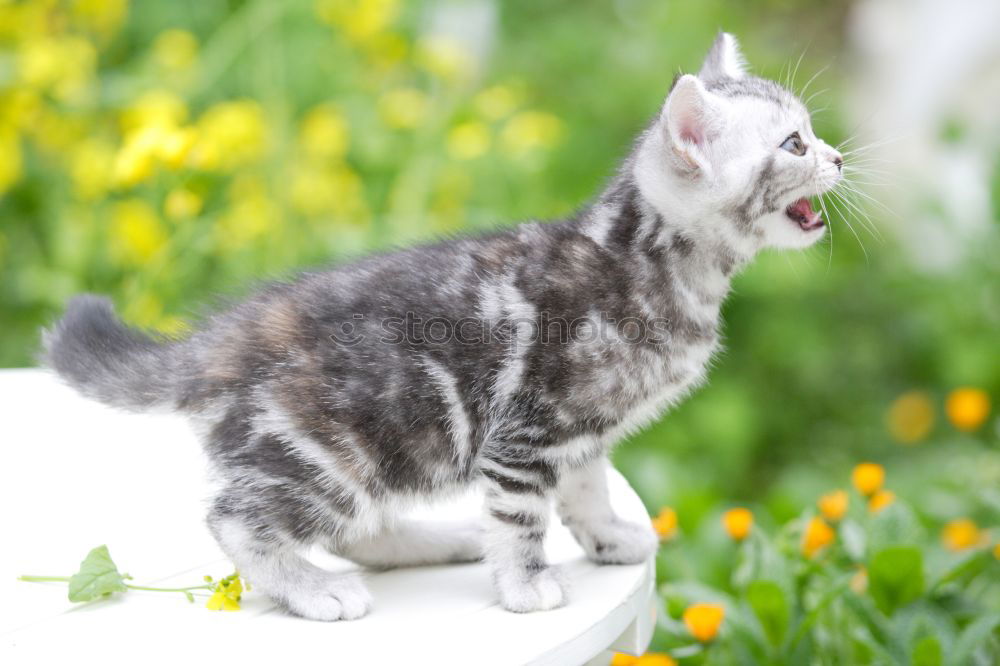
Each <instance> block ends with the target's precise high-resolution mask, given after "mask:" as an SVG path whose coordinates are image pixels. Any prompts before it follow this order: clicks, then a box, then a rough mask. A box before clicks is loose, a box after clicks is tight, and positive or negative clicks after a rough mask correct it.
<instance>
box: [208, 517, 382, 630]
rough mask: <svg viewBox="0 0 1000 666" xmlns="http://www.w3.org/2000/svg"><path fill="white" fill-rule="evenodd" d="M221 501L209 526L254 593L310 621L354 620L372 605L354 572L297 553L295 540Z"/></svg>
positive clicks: (363, 586)
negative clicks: (316, 562) (321, 564)
mask: <svg viewBox="0 0 1000 666" xmlns="http://www.w3.org/2000/svg"><path fill="white" fill-rule="evenodd" d="M220 500H222V501H219V500H217V501H216V506H215V508H214V509H213V510H212V512H211V513H210V514H209V518H208V524H209V528H210V529H211V530H212V533H213V535H214V536H215V538H216V540H217V541H218V542H219V545H220V546H221V547H222V550H223V552H224V553H225V554H226V555H227V556H228V557H229V558H230V559H231V560H232V562H233V564H234V565H236V569H237V570H238V571H239V572H240V574H241V575H242V576H244V577H245V578H246V579H247V580H248V581H249V582H250V583H251V585H253V588H254V590H255V591H259V592H261V593H263V594H265V595H266V596H268V597H270V598H271V600H272V601H274V602H275V603H277V604H278V605H280V606H282V607H284V608H286V609H288V610H289V611H290V612H292V613H293V614H295V615H300V616H302V617H305V618H309V619H312V620H325V621H332V620H353V619H356V618H359V617H362V616H363V615H365V614H367V613H368V611H369V610H370V609H371V605H372V598H371V594H370V593H369V592H368V589H367V588H366V587H365V585H364V583H363V582H362V581H361V577H360V576H359V575H358V574H356V573H349V574H344V573H339V574H338V573H333V572H330V571H326V570H324V569H321V568H319V567H317V566H316V565H314V564H312V563H311V562H309V561H308V560H306V559H305V558H303V557H302V556H301V555H299V554H298V553H297V552H296V545H295V544H294V543H292V542H290V541H288V540H284V539H282V538H281V537H280V535H279V534H278V533H277V532H275V531H274V530H272V529H270V528H269V527H268V526H267V525H265V524H262V523H260V522H259V521H256V520H254V514H253V513H252V511H247V512H245V513H244V512H241V511H240V510H239V508H236V507H233V505H232V502H231V501H225V498H220ZM223 507H224V508H223Z"/></svg>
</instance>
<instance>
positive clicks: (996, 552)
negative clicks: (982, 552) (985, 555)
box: [993, 543, 1000, 560]
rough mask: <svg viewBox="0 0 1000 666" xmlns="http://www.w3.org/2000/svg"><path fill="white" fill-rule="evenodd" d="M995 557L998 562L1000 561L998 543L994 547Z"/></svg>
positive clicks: (999, 544) (999, 545)
mask: <svg viewBox="0 0 1000 666" xmlns="http://www.w3.org/2000/svg"><path fill="white" fill-rule="evenodd" d="M993 557H995V558H997V559H998V560H1000V543H998V544H997V545H995V546H993Z"/></svg>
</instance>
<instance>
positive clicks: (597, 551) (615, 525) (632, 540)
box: [577, 520, 660, 564]
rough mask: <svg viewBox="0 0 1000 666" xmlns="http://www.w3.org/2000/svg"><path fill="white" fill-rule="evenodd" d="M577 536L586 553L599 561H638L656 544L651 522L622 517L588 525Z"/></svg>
mask: <svg viewBox="0 0 1000 666" xmlns="http://www.w3.org/2000/svg"><path fill="white" fill-rule="evenodd" d="M577 540H578V541H579V542H580V545H581V546H582V547H583V549H584V551H586V553H587V557H588V558H589V559H590V560H592V561H594V562H598V563H600V564H640V563H642V562H645V561H646V560H648V559H649V558H650V557H652V555H653V553H655V552H656V549H657V548H658V547H659V545H660V540H659V539H658V538H657V537H656V533H655V532H654V531H653V528H652V526H650V525H648V524H639V523H630V522H626V521H624V520H613V521H609V522H606V523H600V524H597V525H588V526H587V527H586V528H585V529H582V530H580V531H579V533H578V535H577Z"/></svg>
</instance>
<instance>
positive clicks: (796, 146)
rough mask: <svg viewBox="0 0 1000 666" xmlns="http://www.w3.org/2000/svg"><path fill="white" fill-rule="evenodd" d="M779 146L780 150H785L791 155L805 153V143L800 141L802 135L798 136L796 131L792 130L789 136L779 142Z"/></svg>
mask: <svg viewBox="0 0 1000 666" xmlns="http://www.w3.org/2000/svg"><path fill="white" fill-rule="evenodd" d="M781 148H782V150H787V151H788V152H790V153H791V154H792V155H805V154H806V144H804V143H802V137H800V136H799V133H798V132H792V134H791V136H789V137H788V138H787V139H785V142H784V143H783V144H781Z"/></svg>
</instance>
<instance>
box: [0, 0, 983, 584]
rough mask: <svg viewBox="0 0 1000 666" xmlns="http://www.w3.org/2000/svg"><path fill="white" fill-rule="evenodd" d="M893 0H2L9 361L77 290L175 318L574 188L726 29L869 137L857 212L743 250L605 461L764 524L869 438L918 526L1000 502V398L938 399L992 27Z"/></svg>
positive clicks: (791, 507) (824, 122) (830, 136)
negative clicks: (805, 243) (714, 324)
mask: <svg viewBox="0 0 1000 666" xmlns="http://www.w3.org/2000/svg"><path fill="white" fill-rule="evenodd" d="M968 4H970V6H976V7H979V8H980V9H981V11H982V12H983V13H984V15H989V16H992V14H990V12H992V11H993V10H992V9H991V8H990V4H991V3H980V4H978V5H977V4H976V3H968ZM905 5H906V3H902V4H900V3H892V2H880V1H878V0H871V1H867V2H830V1H827V2H819V1H816V2H791V1H789V0H769V1H763V2H721V1H718V0H705V1H699V2H664V1H659V0H619V1H617V2H589V1H588V2H581V1H580V0H555V1H550V2H537V1H535V0H505V1H504V2H498V1H497V2H489V1H485V0H483V1H474V2H473V1H469V2H433V1H420V2H402V1H400V0H307V1H298V0H282V1H281V2H276V1H273V0H255V1H248V2H242V1H237V0H186V1H181V0H174V1H172V2H145V3H137V2H134V3H130V2H127V0H73V1H65V2H57V1H55V0H52V1H46V0H34V1H31V2H10V1H9V0H0V325H2V334H0V366H6V367H14V366H25V365H30V364H32V363H33V354H34V353H35V350H36V346H37V340H38V330H39V328H40V327H41V326H43V325H45V324H46V323H47V322H50V321H52V320H53V318H54V317H56V316H57V314H58V313H59V312H60V309H61V307H62V306H63V304H64V303H65V301H66V300H67V299H68V298H69V297H70V296H71V295H72V294H75V293H77V292H81V291H91V292H100V293H106V294H109V295H111V296H112V297H113V298H114V299H115V301H116V303H117V305H118V307H119V310H120V311H121V312H122V313H123V316H124V317H125V318H126V319H128V320H129V321H131V322H133V323H136V324H139V325H143V326H149V327H153V328H157V329H160V330H163V331H165V332H169V333H176V332H179V331H182V330H183V327H184V323H183V321H184V319H185V318H186V317H188V316H190V315H191V314H192V313H195V312H198V311H200V310H201V309H202V308H203V307H204V306H205V304H208V303H211V302H212V300H213V298H214V295H216V294H220V293H221V294H240V293H243V292H244V291H245V290H246V289H247V286H248V285H249V284H251V283H252V282H254V281H257V280H260V279H264V278H268V277H277V276H283V275H287V274H288V273H289V272H291V271H293V270H295V269H296V268H300V267H305V266H314V265H320V264H324V263H329V262H335V261H341V260H345V259H349V258H350V257H352V256H357V255H359V254H361V253H363V252H365V251H367V250H371V249H375V248H383V247H386V246H393V245H400V244H406V243H411V242H415V241H418V240H422V239H430V238H433V237H435V236H437V235H440V234H445V233H452V232H458V231H462V230H468V229H483V228H489V227H492V226H495V225H498V224H511V223H514V222H516V221H518V220H523V219H527V218H554V217H558V216H560V215H565V214H567V213H569V212H571V211H572V210H573V209H574V208H575V207H577V206H579V205H581V204H582V203H584V202H585V201H586V200H587V199H588V198H589V197H590V196H592V195H593V194H594V193H595V192H596V191H597V190H598V189H599V188H600V187H601V186H602V183H603V182H604V181H605V180H606V179H607V178H608V177H609V175H610V174H611V173H612V171H613V169H614V168H615V166H616V164H617V162H618V160H619V159H620V158H622V157H623V156H624V155H625V154H626V153H627V151H628V149H629V146H630V142H631V140H632V138H633V136H634V135H635V133H636V132H637V131H638V130H640V129H641V128H642V127H643V126H644V124H645V123H646V122H647V120H648V119H649V118H650V117H651V116H652V115H653V114H654V113H656V112H657V110H658V108H659V105H660V104H661V103H662V101H663V98H664V96H665V94H666V91H667V89H668V87H669V85H670V82H671V80H672V78H673V76H674V75H675V74H676V73H677V72H678V71H693V70H697V68H698V66H699V64H700V62H701V59H702V57H703V55H704V53H705V51H706V50H707V48H708V46H709V44H710V43H711V41H712V39H713V36H714V35H715V33H716V32H717V30H719V29H720V28H723V29H725V30H727V31H730V32H733V33H735V34H736V35H737V36H738V37H739V38H740V40H741V41H742V44H743V48H744V51H745V54H746V56H747V59H748V60H749V62H750V65H751V68H752V69H753V71H754V72H755V73H758V74H761V75H764V76H769V77H772V78H777V79H781V80H784V79H786V78H793V77H792V72H793V70H795V75H794V78H793V85H794V86H795V87H796V88H801V87H802V86H804V85H805V82H806V81H807V80H809V79H810V78H814V79H815V80H814V81H812V83H811V84H810V93H811V92H813V91H815V92H816V93H818V94H817V95H816V96H815V97H814V98H813V99H812V100H811V101H810V105H811V106H812V107H813V108H815V109H817V110H818V113H817V114H816V115H815V117H814V125H815V128H816V132H817V134H818V135H820V136H822V137H824V138H825V139H826V141H827V142H829V143H831V144H834V145H836V144H838V143H840V142H841V141H843V140H845V139H849V138H850V142H849V143H848V144H847V146H846V148H847V149H854V148H855V147H858V148H859V152H857V153H854V154H852V155H849V156H848V160H847V165H848V173H858V174H859V175H858V177H857V178H858V186H859V187H861V188H864V190H865V191H866V192H867V193H868V196H871V197H872V198H873V199H875V200H876V201H878V203H877V204H873V203H871V201H870V200H869V199H867V198H865V197H863V196H858V197H857V198H856V200H855V205H857V206H858V207H860V208H862V209H863V212H864V213H865V214H866V215H867V216H869V217H870V225H871V226H872V227H874V231H871V230H868V229H866V228H865V225H864V224H863V223H862V220H861V219H858V216H856V215H852V216H849V217H848V219H845V217H844V215H843V213H847V212H848V208H847V207H846V205H844V204H842V205H841V206H840V209H839V210H837V209H833V210H831V211H830V212H831V215H830V217H831V218H832V219H831V221H832V228H831V230H832V232H833V239H832V244H831V242H830V239H829V238H828V239H827V241H826V242H824V243H823V244H822V245H821V246H819V247H816V248H813V249H811V250H810V251H808V252H806V253H802V254H767V255H765V256H762V257H760V259H759V260H758V261H757V262H756V263H755V264H754V265H753V266H752V267H751V268H749V269H748V270H747V271H746V272H745V273H744V274H742V275H740V276H739V277H738V278H737V279H736V281H735V284H734V288H733V294H732V296H731V298H730V299H729V301H728V303H727V304H726V307H725V321H726V324H725V337H726V351H725V353H723V354H722V355H721V356H720V357H719V358H718V359H717V362H716V363H715V368H714V369H713V371H712V373H711V379H710V382H709V384H708V385H707V386H706V387H704V388H703V389H701V390H700V391H698V392H697V393H696V394H695V395H694V397H693V398H691V399H690V400H688V401H687V402H686V403H685V404H683V405H682V406H680V407H679V408H677V409H676V410H674V411H673V412H672V413H671V414H670V415H669V416H668V417H667V418H665V419H664V420H663V421H662V422H660V423H659V424H657V425H656V426H654V427H652V428H651V429H649V430H648V431H646V432H645V433H643V434H640V435H638V436H636V437H635V438H634V440H633V441H632V442H629V443H627V444H625V445H623V446H622V447H621V448H620V449H619V450H618V452H617V454H616V457H617V463H618V465H619V467H620V468H621V469H623V471H624V472H625V473H626V474H627V475H628V476H629V478H630V479H631V480H632V481H633V484H634V485H635V486H636V487H637V489H638V490H639V492H640V494H641V495H642V496H643V498H644V499H645V500H646V502H647V503H648V505H649V506H650V508H651V510H652V509H655V508H657V507H659V506H661V505H671V506H674V507H676V508H677V512H678V515H679V520H680V525H681V528H682V530H684V531H686V532H688V533H691V534H694V533H695V532H697V531H698V530H699V529H702V528H703V526H705V525H713V526H715V525H716V522H715V520H714V519H713V520H707V519H708V518H711V517H715V516H717V515H718V514H719V513H720V512H721V511H722V510H723V509H724V508H726V507H727V506H729V505H732V504H733V503H741V504H746V505H749V506H753V507H754V508H755V509H756V510H758V519H759V520H761V521H762V522H764V523H768V522H773V523H780V522H783V521H785V520H787V519H788V518H790V517H792V516H794V515H797V514H798V512H799V511H800V510H801V507H802V506H803V505H806V504H809V503H811V502H812V501H814V499H815V497H816V495H817V493H818V492H821V491H823V490H826V489H828V488H829V487H836V486H837V485H844V484H845V483H846V480H845V479H846V478H847V474H848V472H849V470H850V468H851V467H852V466H853V465H854V464H855V463H856V462H858V461H859V460H862V459H871V460H875V461H878V462H881V463H883V464H885V465H886V467H887V468H888V470H889V474H890V478H891V479H892V485H893V487H894V489H895V490H896V492H897V493H899V494H900V495H906V496H907V497H908V498H909V499H910V501H911V502H913V504H914V505H915V507H916V509H917V511H918V512H919V514H920V515H921V517H922V518H923V519H924V520H926V521H927V522H928V523H929V524H932V525H933V524H936V523H939V522H943V521H945V520H947V519H949V518H952V517H955V516H958V515H968V516H971V517H973V518H975V519H976V520H978V521H980V522H981V523H984V524H987V525H989V524H995V522H996V517H997V515H998V512H1000V491H998V488H1000V456H998V452H997V451H998V447H997V439H998V424H997V421H996V417H995V412H993V415H992V416H990V417H989V418H988V419H986V421H985V423H982V424H981V425H979V426H977V428H975V429H974V431H973V432H971V433H970V432H965V431H960V430H957V429H955V428H953V427H952V426H951V425H949V423H948V421H947V419H946V418H945V417H944V414H943V411H942V410H943V404H944V399H945V397H946V395H947V394H948V393H949V392H950V391H952V390H953V389H954V388H956V387H959V386H966V385H968V386H973V387H977V388H979V389H981V390H983V391H985V393H986V394H987V395H991V396H1000V354H998V351H997V350H998V346H1000V260H998V257H1000V224H998V217H1000V216H998V208H1000V168H998V166H1000V142H998V140H997V132H996V123H995V121H994V120H993V119H992V116H991V114H992V115H995V109H996V108H997V106H996V102H997V96H994V97H993V98H988V99H986V100H984V98H983V95H989V94H993V93H995V92H996V90H997V86H996V84H995V83H990V84H989V85H986V83H984V84H983V85H979V83H980V82H983V81H985V82H987V83H989V82H990V81H994V80H995V79H996V78H997V76H996V73H997V71H1000V69H998V67H997V64H998V62H1000V57H998V55H997V51H996V47H995V46H992V47H991V46H989V44H988V43H987V41H988V40H985V38H983V37H982V35H980V34H979V33H975V32H974V31H969V32H966V33H963V34H964V38H963V39H962V40H959V41H958V42H954V41H952V42H948V41H945V42H943V43H944V45H945V47H947V48H945V47H941V48H932V47H933V44H931V45H928V43H927V39H926V36H924V35H922V34H921V33H920V30H921V28H920V27H919V25H917V23H918V22H917V21H916V19H915V18H914V16H913V15H914V14H920V16H921V17H923V18H927V17H928V16H930V17H931V18H933V17H934V16H935V15H934V13H933V11H935V10H936V9H941V11H944V12H945V13H944V16H945V17H946V19H945V20H946V21H966V22H968V21H970V20H971V21H972V22H973V23H975V22H976V21H977V20H978V21H979V22H980V23H981V22H983V21H984V20H985V22H986V24H987V25H988V24H989V23H990V22H989V20H986V19H987V18H989V16H986V18H983V17H978V16H977V15H975V14H972V15H971V17H970V16H965V18H962V17H961V16H959V17H954V16H951V14H950V13H949V12H947V6H948V3H942V2H928V3H922V5H921V7H920V8H919V9H906V7H905ZM893 12H895V14H893ZM956 13H957V12H956ZM925 23H926V22H925ZM931 24H932V25H933V26H935V27H936V30H935V34H938V33H940V32H942V31H943V32H944V33H946V34H945V35H944V36H941V35H940V34H938V37H939V38H940V39H945V38H946V37H948V34H950V33H948V24H946V23H944V24H943V23H934V21H931ZM886 25H891V26H893V30H892V31H891V33H892V36H891V38H889V37H890V36H889V34H888V32H887V31H886V30H883V29H882V28H883V27H884V26H886ZM958 27H961V26H958ZM924 29H926V28H924ZM907 31H909V32H907ZM977 35H978V36H977ZM956 44H957V46H956ZM983 44H986V45H987V46H986V47H984V48H985V51H984V48H978V45H983ZM938 46H939V47H940V44H938ZM977 48H978V50H976V49H977ZM963 49H965V51H968V53H969V54H971V55H969V57H967V58H962V57H959V56H961V55H962V53H964V52H965V51H963ZM990 49H992V50H990ZM922 51H930V52H931V54H932V55H934V56H935V57H937V58H938V60H939V61H941V60H943V61H944V62H945V64H947V63H948V62H949V58H952V60H953V61H954V63H953V66H950V67H949V68H945V69H943V70H942V69H941V68H938V69H934V68H932V67H926V68H923V67H922V66H921V65H920V64H919V63H920V61H919V58H917V56H916V55H914V54H917V53H920V52H922ZM913 58H917V61H916V62H914V61H913ZM939 64H940V63H939ZM991 86H992V87H991ZM984 90H985V92H984ZM991 91H992V92H991ZM977 95H978V97H977ZM926 100H931V101H930V102H927V103H924V101H926ZM984 102H991V104H986V105H985V108H986V109H987V110H991V111H988V112H987V114H986V116H985V117H984V111H983V108H984ZM916 111H919V112H920V114H919V115H918V114H916ZM865 144H868V145H870V147H869V148H860V147H861V146H863V145H865ZM848 223H850V224H851V225H853V228H854V230H856V234H855V233H854V231H852V229H851V228H849V227H848ZM900 396H904V397H905V399H904V400H903V402H902V403H900V402H898V399H899V398H900ZM894 405H895V408H894ZM893 410H894V411H893ZM970 487H972V488H977V489H980V490H979V491H977V492H975V493H968V492H960V491H961V490H963V489H964V490H967V489H968V488H970ZM713 538H715V537H713ZM719 538H722V537H721V536H720V537H719ZM685 566H687V567H693V568H694V569H695V570H697V571H696V573H699V574H700V575H702V576H705V577H708V578H712V576H713V575H716V578H720V579H721V577H722V576H723V574H722V573H719V572H718V571H716V572H715V574H713V571H712V557H711V556H707V557H700V556H699V557H698V558H695V559H692V560H691V561H688V562H687V563H683V562H682V563H679V564H678V567H679V568H680V569H681V570H683V567H685ZM720 566H721V565H720Z"/></svg>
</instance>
